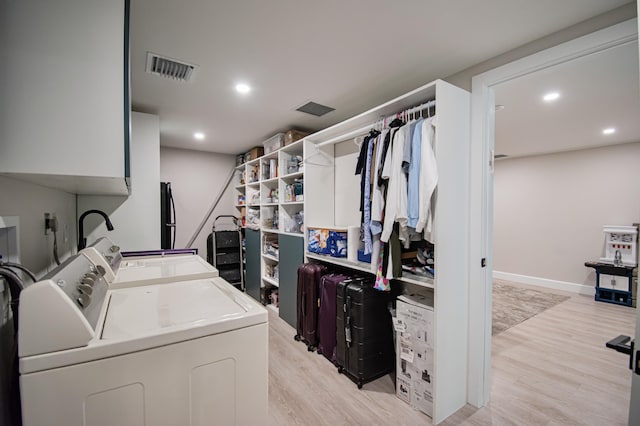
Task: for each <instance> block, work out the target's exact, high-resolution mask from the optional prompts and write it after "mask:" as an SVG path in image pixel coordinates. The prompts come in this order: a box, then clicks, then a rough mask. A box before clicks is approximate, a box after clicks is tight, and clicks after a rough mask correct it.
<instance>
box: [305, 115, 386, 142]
mask: <svg viewBox="0 0 640 426" xmlns="http://www.w3.org/2000/svg"><path fill="white" fill-rule="evenodd" d="M376 123H377V121H376V122H373V123H371V124H368V125H366V126H364V127H361V128H359V129H356V130H352V131H350V132H348V133H343V134H341V135H340V136H336V137H335V138H331V139H328V140H326V141H324V142H320V143H319V144H316V148H320V147H321V146H325V145H331V144H332V143H335V142H339V141H341V140H345V139H350V138H351V137H353V136H360V135H361V134H366V133H368V132H369V130H371V128H372V127H373V126H375V125H376Z"/></svg>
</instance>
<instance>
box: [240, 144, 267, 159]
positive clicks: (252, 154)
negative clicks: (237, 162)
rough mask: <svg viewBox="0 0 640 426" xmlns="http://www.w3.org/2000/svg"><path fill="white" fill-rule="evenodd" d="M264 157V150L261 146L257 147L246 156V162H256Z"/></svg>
mask: <svg viewBox="0 0 640 426" xmlns="http://www.w3.org/2000/svg"><path fill="white" fill-rule="evenodd" d="M263 155H264V148H263V147H261V146H256V147H255V148H251V150H250V151H249V152H247V153H246V154H245V155H244V161H245V162H246V161H251V160H255V159H256V158H258V157H262V156H263Z"/></svg>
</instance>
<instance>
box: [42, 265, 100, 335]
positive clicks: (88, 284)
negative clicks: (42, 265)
mask: <svg viewBox="0 0 640 426" xmlns="http://www.w3.org/2000/svg"><path fill="white" fill-rule="evenodd" d="M105 272H106V271H105V269H104V267H103V266H101V265H98V266H95V265H94V264H93V263H91V261H90V260H89V259H88V258H87V257H86V256H81V255H76V256H74V257H71V258H70V259H69V260H67V261H66V262H64V263H63V264H62V265H60V266H59V267H58V268H56V269H55V270H53V271H52V272H50V273H49V274H47V275H45V276H44V277H43V278H42V281H44V280H52V281H53V282H54V283H56V285H57V286H58V287H59V288H60V289H61V290H62V291H63V292H64V293H65V294H66V295H67V297H69V299H71V301H72V302H73V304H74V305H75V306H76V307H77V308H78V309H79V310H80V312H81V313H82V315H83V316H84V317H85V318H86V319H87V321H88V322H89V324H91V327H92V328H94V329H95V327H96V324H97V322H98V316H99V315H100V309H101V307H102V302H103V301H104V298H105V296H106V294H107V288H108V284H107V281H106V280H105V277H104V275H105Z"/></svg>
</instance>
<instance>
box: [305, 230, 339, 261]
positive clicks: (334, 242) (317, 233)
mask: <svg viewBox="0 0 640 426" xmlns="http://www.w3.org/2000/svg"><path fill="white" fill-rule="evenodd" d="M307 250H308V251H309V252H310V253H316V254H328V255H330V256H332V257H347V228H322V227H307Z"/></svg>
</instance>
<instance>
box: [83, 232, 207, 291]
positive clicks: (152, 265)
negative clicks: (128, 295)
mask: <svg viewBox="0 0 640 426" xmlns="http://www.w3.org/2000/svg"><path fill="white" fill-rule="evenodd" d="M80 253H81V254H83V255H84V256H86V257H87V258H89V260H91V262H92V263H93V264H94V265H95V266H98V265H101V266H103V267H104V269H105V278H106V280H107V282H108V283H109V286H110V288H123V287H132V286H140V285H148V284H157V283H168V282H175V281H183V280H193V279H201V278H212V277H217V276H218V275H219V274H218V270H217V269H216V268H214V267H213V266H212V265H210V264H209V263H207V262H206V261H205V260H204V259H202V258H201V257H200V256H198V255H194V254H176V255H167V256H165V255H153V256H135V257H123V256H122V254H121V252H120V247H118V246H117V245H116V244H114V243H113V242H112V241H111V240H109V239H108V238H105V237H102V238H100V239H98V240H97V241H96V242H95V243H94V244H92V245H91V246H90V247H87V248H85V249H83V250H81V251H80Z"/></svg>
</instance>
